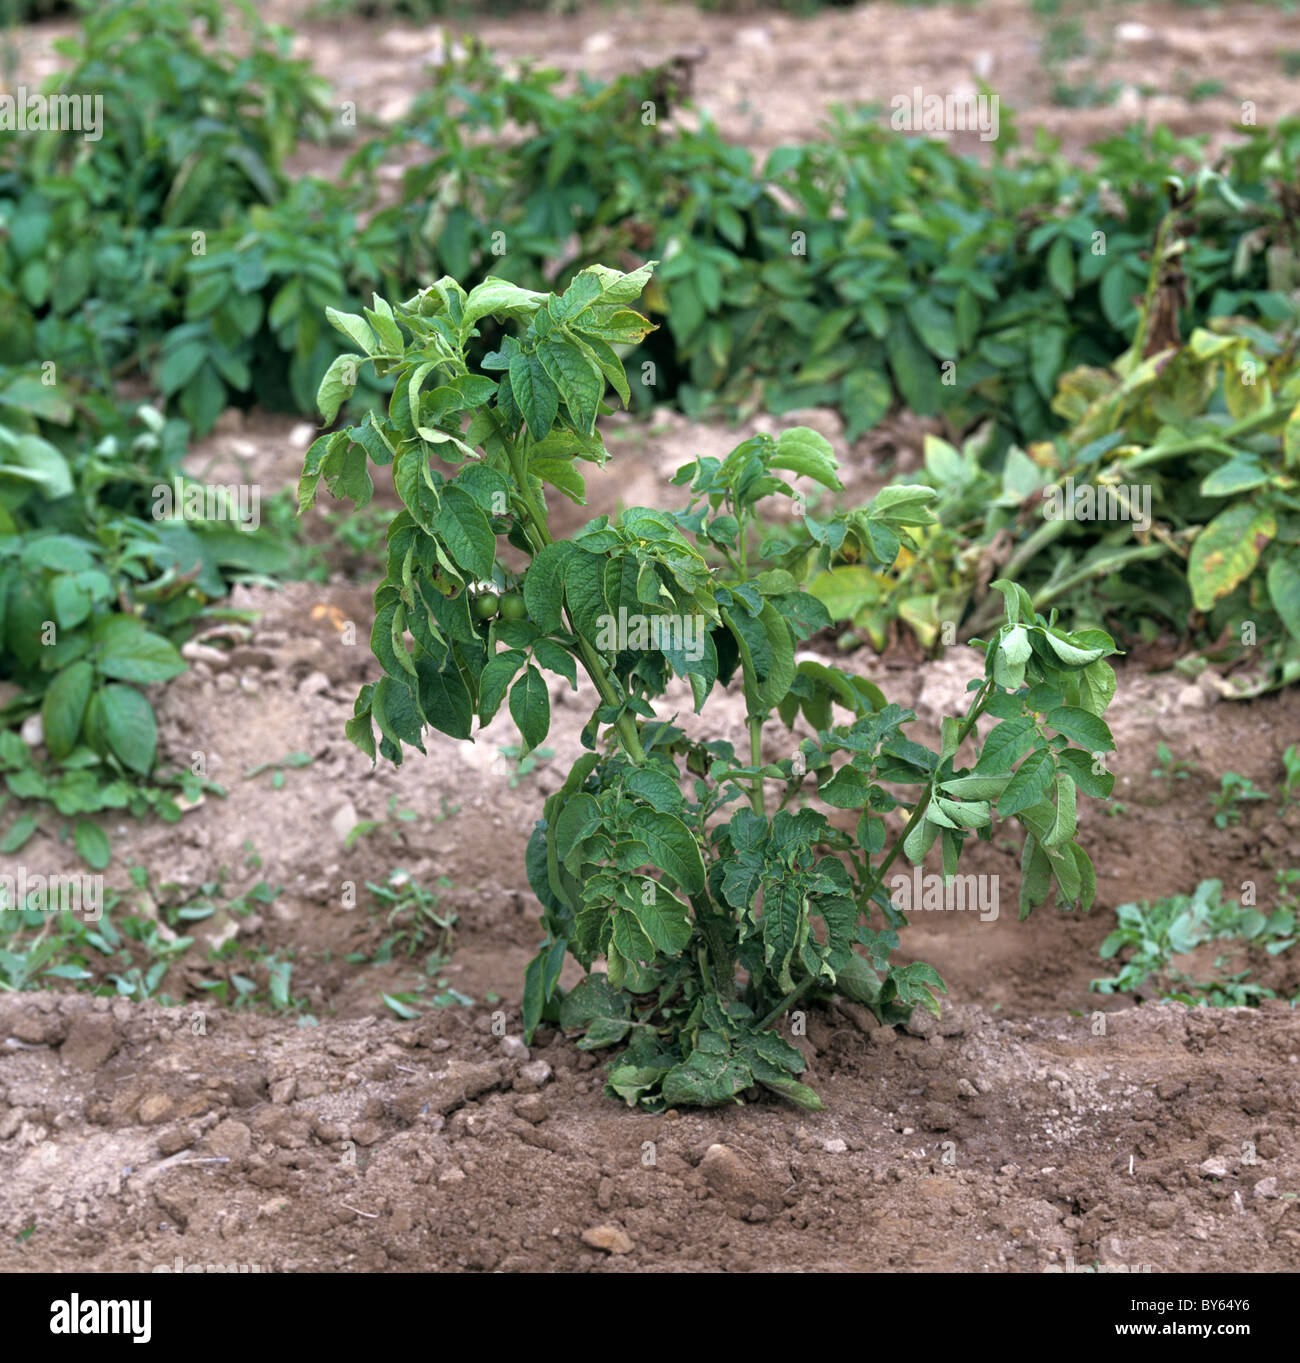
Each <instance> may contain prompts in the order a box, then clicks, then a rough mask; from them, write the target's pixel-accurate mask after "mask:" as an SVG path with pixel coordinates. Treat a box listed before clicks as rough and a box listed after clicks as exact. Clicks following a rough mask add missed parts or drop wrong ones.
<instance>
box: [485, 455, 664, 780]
mask: <svg viewBox="0 0 1300 1363" xmlns="http://www.w3.org/2000/svg"><path fill="white" fill-rule="evenodd" d="M506 445H507V448H508V449H509V452H510V469H511V472H512V473H513V474H514V477H515V485H516V487H518V489H519V501H520V504H521V506H522V509H523V513H524V521H525V528H526V529H527V530H528V531H529V532H531V538H533V539H534V540H535V541H536V542H537V545H538V548H539V549H544V548H545V547H546V546H547V545H548V544H550V543H551V534H550V531H549V530H548V529H547V527H546V516H545V514H544V513H543V512H542V510H541V508H540V507H539V506H538V505H537V503H536V501H535V500H534V498H533V490H532V488H531V487H530V486H529V485H528V471H527V467H526V465H525V463H524V454H523V450H522V449H521V448H520V446H519V442H518V441H515V440H509V439H507V441H506ZM569 623H570V625H572V623H573V622H572V620H570V622H569ZM573 633H574V635H575V636H576V638H577V640H578V654H579V657H580V658H581V660H582V665H583V667H584V668H586V670H587V675H588V676H589V677H590V678H591V680H592V681H593V682H594V683H595V685H596V690H597V691H598V692H600V698H601V700H602V701H604V703H605V704H606V705H617V704H618V703H619V700H618V693H617V692H616V691H615V690H614V684H613V682H612V681H610V678H609V672H608V670H607V669H606V667H605V664H604V662H603V661H602V659H601V656H600V654H599V653H597V652H596V650H595V649H594V648H592V646H591V645H590V644H589V643H588V642H587V640H586V639H585V638H583V636H582V635H581V634H580V633H579V632H578V631H577V630H576V629H575V630H573ZM614 727H615V728H616V729H617V730H618V736H619V740H620V742H621V743H622V745H623V751H624V752H626V753H627V755H628V756H629V757H630V758H631V759H632V761H633V762H635V763H636V764H637V765H638V766H640V765H641V764H642V763H644V762H645V749H644V748H643V747H642V746H641V735H640V734H639V733H638V732H637V727H636V721H635V720H634V719H633V718H632V716H631V715H630V714H628V712H627V711H626V710H625V711H623V713H622V714H620V715H619V717H618V722H617V723H616V724H615V726H614Z"/></svg>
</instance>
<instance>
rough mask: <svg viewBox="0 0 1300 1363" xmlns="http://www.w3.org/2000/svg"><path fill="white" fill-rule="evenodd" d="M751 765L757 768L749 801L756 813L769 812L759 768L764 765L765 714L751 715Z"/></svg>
mask: <svg viewBox="0 0 1300 1363" xmlns="http://www.w3.org/2000/svg"><path fill="white" fill-rule="evenodd" d="M749 765H750V766H751V767H753V768H754V769H755V771H754V780H753V784H752V785H751V786H750V788H749V802H750V804H751V805H752V806H753V809H754V813H755V814H766V813H767V796H766V794H765V793H764V790H763V778H762V776H761V775H760V774H759V771H758V769H759V768H761V767H762V765H763V716H762V715H750V717H749Z"/></svg>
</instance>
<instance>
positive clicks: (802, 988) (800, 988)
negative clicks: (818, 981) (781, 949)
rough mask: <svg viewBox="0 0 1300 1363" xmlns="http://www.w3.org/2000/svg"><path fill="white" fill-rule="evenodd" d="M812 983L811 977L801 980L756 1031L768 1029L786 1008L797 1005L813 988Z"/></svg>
mask: <svg viewBox="0 0 1300 1363" xmlns="http://www.w3.org/2000/svg"><path fill="white" fill-rule="evenodd" d="M814 983H815V981H814V979H813V977H812V976H811V975H809V976H808V978H807V979H806V980H801V981H800V982H799V983H798V984H797V985H795V987H794V989H792V990H791V991H790V993H788V994H787V995H786V996H785V998H783V999H782V1000H781V1002H780V1003H778V1004H777V1005H776V1007H775V1008H773V1009H772V1011H771V1012H770V1013H769V1014H768V1015H767V1016H766V1017H765V1018H764V1019H763V1020H762V1021H761V1022H760V1023H759V1024H758V1030H759V1031H760V1032H761V1031H763V1030H765V1029H766V1028H768V1027H770V1026H771V1025H772V1024H773V1023H774V1022H775V1021H776V1020H777V1018H779V1017H780V1016H781V1014H782V1013H784V1012H785V1010H786V1009H787V1008H789V1007H791V1006H792V1005H793V1004H796V1003H798V1002H799V1000H800V999H801V998H803V996H804V995H805V994H806V993H807V992H808V991H809V990H810V989H811V988H812V987H813V985H814Z"/></svg>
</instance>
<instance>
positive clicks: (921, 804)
mask: <svg viewBox="0 0 1300 1363" xmlns="http://www.w3.org/2000/svg"><path fill="white" fill-rule="evenodd" d="M992 694H993V683H992V682H991V681H986V682H985V683H984V685H983V686H982V687H980V689H979V691H978V692H976V695H975V699H974V700H973V701H972V702H971V708H970V709H969V710H968V711H967V714H966V718H965V720H963V721H962V726H961V728H960V729H959V730H958V731H957V748H960V747H961V745H962V744H963V743H964V742H965V741H966V739H967V738H968V737H969V735H970V731H971V730H972V729H973V728H974V727H975V721H976V720H977V719H979V717H980V715H982V714H983V713H984V707H985V706H986V705H987V704H988V702H989V697H990V696H991V695H992ZM933 793H934V783H933V781H931V783H930V786H929V788H928V789H927V790H926V791H925V793H924V794H923V795H922V796H921V798H920V799H919V800H917V802H916V805H915V806H914V807H913V809H912V816H911V818H909V819H908V821H907V824H906V826H905V827H904V829H903V831H902V832H901V833H900V834H899V835H898V837H897V838H895V839H894V845H893V846H892V847H891V848H890V849H889V851H888V853H887V854H886V856H885V859H884V861H882V862H881V863H880V865H879V866H878V867H877V868H876V870H875V873H874V874H873V875H872V877H871V883H870V884H869V885H867V886H866V888H865V889H864V890H863V892H862V893H861V894H860V895H859V897H858V903H859V906H860V907H861V908H862V910H863V912H865V911H866V906H867V905H868V904H870V903H871V899H872V896H873V895H874V894H875V893H876V891H877V890H878V889H879V888H880V884H881V882H882V881H883V880H884V878H885V872H886V871H888V870H889V868H890V867H891V866H892V865H893V864H894V860H895V858H896V857H897V856H898V854H899V852H901V851H902V850H903V844H904V843H905V842H906V841H907V837H908V834H909V833H911V831H912V829H913V828H915V827H916V825H917V824H918V823H919V822H920V821H921V819H922V818H923V817H924V815H925V811H926V808H927V806H928V805H929V803H930V796H931V795H932V794H933Z"/></svg>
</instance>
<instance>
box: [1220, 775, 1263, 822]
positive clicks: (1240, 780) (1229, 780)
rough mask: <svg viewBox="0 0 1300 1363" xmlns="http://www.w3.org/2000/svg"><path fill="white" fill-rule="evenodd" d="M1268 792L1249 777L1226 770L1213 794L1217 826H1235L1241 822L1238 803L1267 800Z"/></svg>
mask: <svg viewBox="0 0 1300 1363" xmlns="http://www.w3.org/2000/svg"><path fill="white" fill-rule="evenodd" d="M1267 799H1268V792H1267V791H1263V790H1260V789H1259V787H1258V786H1256V785H1255V784H1254V782H1253V781H1251V780H1250V779H1249V778H1248V777H1245V776H1241V775H1238V773H1237V772H1235V771H1225V772H1224V773H1223V775H1222V777H1220V779H1219V789H1218V791H1217V793H1214V794H1211V796H1210V803H1211V804H1212V805H1213V807H1214V826H1215V828H1234V827H1236V825H1237V824H1239V823H1240V822H1241V810H1240V809H1238V808H1237V806H1238V805H1240V804H1244V803H1245V802H1246V801H1247V800H1267Z"/></svg>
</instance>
